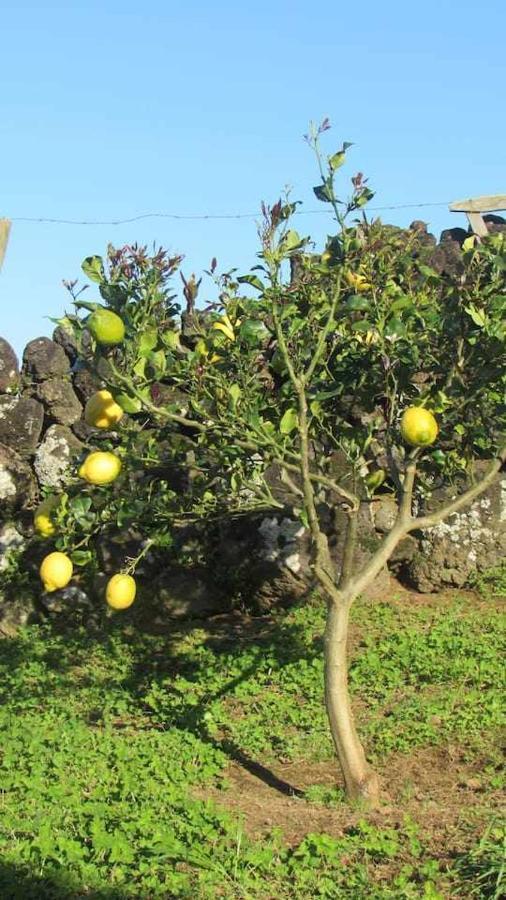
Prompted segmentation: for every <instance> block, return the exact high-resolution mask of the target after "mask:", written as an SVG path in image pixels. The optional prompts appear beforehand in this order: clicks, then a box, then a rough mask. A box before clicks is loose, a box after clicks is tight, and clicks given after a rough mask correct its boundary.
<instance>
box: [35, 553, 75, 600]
mask: <svg viewBox="0 0 506 900" xmlns="http://www.w3.org/2000/svg"><path fill="white" fill-rule="evenodd" d="M72 572H73V567H72V563H71V561H70V559H69V558H68V556H66V555H65V553H58V552H57V551H55V552H54V553H49V554H48V555H47V556H45V557H44V559H43V560H42V563H41V566H40V569H39V574H40V578H41V581H42V583H43V585H44V587H45V589H46V591H57V590H58V589H59V588H64V587H65V586H66V585H67V584H68V583H69V581H70V579H71V578H72Z"/></svg>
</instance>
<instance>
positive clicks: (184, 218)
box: [10, 201, 451, 225]
mask: <svg viewBox="0 0 506 900" xmlns="http://www.w3.org/2000/svg"><path fill="white" fill-rule="evenodd" d="M450 202H451V201H444V202H443V201H441V202H438V203H401V204H398V205H395V206H368V207H367V209H369V210H371V211H372V212H378V211H382V210H392V209H421V208H422V207H426V206H449V204H450ZM330 212H331V210H328V209H306V210H297V211H296V212H295V213H294V214H295V215H297V216H313V215H327V214H328V213H330ZM259 215H260V212H257V213H223V214H222V215H220V214H218V215H216V214H209V215H196V216H191V215H178V214H176V213H155V212H150V213H143V214H142V215H139V216H131V217H130V218H128V219H110V220H103V219H82V220H81V219H50V218H45V217H40V218H33V217H29V216H12V217H10V221H11V222H31V223H32V224H41V225H42V224H51V225H129V224H131V223H132V222H140V221H141V220H142V219H175V220H178V221H207V220H211V219H213V220H216V219H257V218H258V217H259Z"/></svg>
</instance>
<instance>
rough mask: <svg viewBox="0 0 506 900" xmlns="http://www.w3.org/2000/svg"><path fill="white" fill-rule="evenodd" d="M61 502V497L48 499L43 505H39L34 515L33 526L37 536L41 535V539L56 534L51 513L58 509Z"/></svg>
mask: <svg viewBox="0 0 506 900" xmlns="http://www.w3.org/2000/svg"><path fill="white" fill-rule="evenodd" d="M59 502H60V497H56V496H53V497H46V499H45V500H43V501H42V503H39V505H38V507H37V509H36V510H35V512H34V514H33V525H34V528H35V531H36V532H37V534H40V535H41V537H51V535H52V534H54V533H55V531H56V528H55V525H54V522H53V520H52V519H51V513H52V512H53V510H54V509H56V507H57V506H58V504H59Z"/></svg>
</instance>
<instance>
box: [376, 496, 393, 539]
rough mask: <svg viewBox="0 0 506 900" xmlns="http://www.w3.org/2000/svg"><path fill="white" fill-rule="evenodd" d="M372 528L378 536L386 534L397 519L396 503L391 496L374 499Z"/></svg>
mask: <svg viewBox="0 0 506 900" xmlns="http://www.w3.org/2000/svg"><path fill="white" fill-rule="evenodd" d="M372 513H373V519H374V527H375V529H376V531H379V532H380V534H388V532H389V531H391V530H392V528H393V525H394V522H395V520H396V518H397V513H398V509H397V502H396V500H395V497H393V496H392V495H391V494H384V495H383V496H379V497H376V498H375V500H374V501H373V504H372Z"/></svg>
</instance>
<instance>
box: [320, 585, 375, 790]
mask: <svg viewBox="0 0 506 900" xmlns="http://www.w3.org/2000/svg"><path fill="white" fill-rule="evenodd" d="M352 600H353V598H347V599H346V600H345V599H344V598H343V599H341V600H338V601H336V600H330V601H329V606H328V615H327V625H326V628H325V703H326V707H327V714H328V717H329V723H330V730H331V733H332V738H333V740H334V744H335V747H336V751H337V756H338V758H339V763H340V765H341V769H342V772H343V776H344V782H345V786H346V794H347V796H348V797H349V798H350V800H354V801H362V802H364V803H366V804H367V805H368V806H372V807H373V806H377V805H378V802H379V784H378V777H377V775H376V773H375V772H373V771H372V770H371V769H370V768H369V766H368V765H367V762H366V759H365V753H364V749H363V747H362V744H361V743H360V740H359V738H358V735H357V732H356V729H355V723H354V721H353V713H352V710H351V703H350V695H349V691H348V664H347V652H346V651H347V641H348V620H349V612H350V606H351V603H352Z"/></svg>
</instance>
